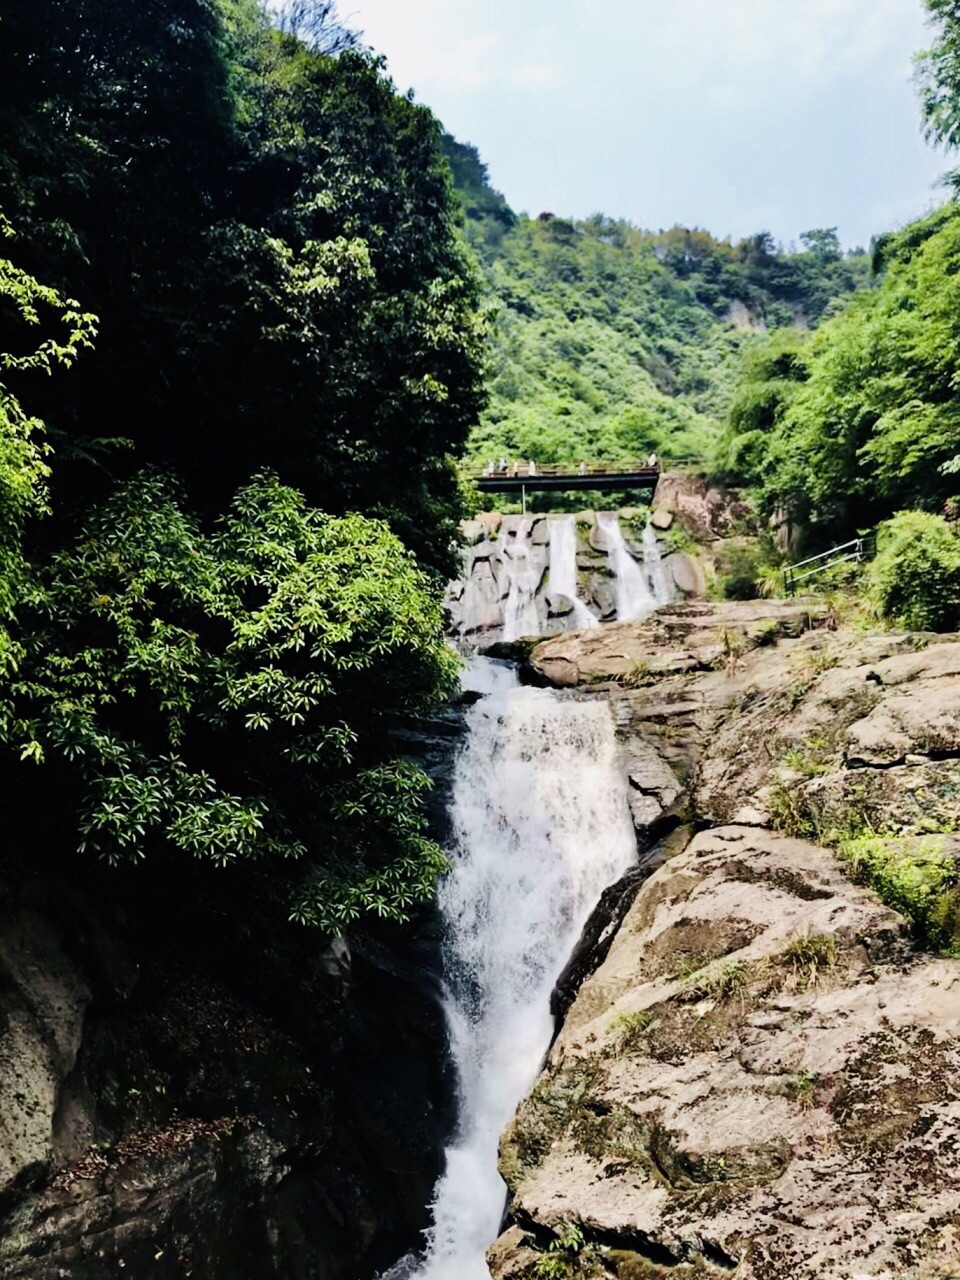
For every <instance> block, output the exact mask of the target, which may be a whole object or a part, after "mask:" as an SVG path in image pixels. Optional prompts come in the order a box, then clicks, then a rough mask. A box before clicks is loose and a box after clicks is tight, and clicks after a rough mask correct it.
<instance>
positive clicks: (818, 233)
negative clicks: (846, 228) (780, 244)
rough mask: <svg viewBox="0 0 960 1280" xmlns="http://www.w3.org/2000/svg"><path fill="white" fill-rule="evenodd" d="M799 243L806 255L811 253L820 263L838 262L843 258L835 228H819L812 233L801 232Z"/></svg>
mask: <svg viewBox="0 0 960 1280" xmlns="http://www.w3.org/2000/svg"><path fill="white" fill-rule="evenodd" d="M800 243H801V244H802V245H803V247H804V249H806V251H807V253H812V254H813V256H814V257H815V258H819V259H820V261H821V262H839V261H840V259H841V258H842V257H843V250H842V249H841V247H840V237H839V236H838V235H837V228H836V227H820V228H817V229H815V230H813V231H801V232H800Z"/></svg>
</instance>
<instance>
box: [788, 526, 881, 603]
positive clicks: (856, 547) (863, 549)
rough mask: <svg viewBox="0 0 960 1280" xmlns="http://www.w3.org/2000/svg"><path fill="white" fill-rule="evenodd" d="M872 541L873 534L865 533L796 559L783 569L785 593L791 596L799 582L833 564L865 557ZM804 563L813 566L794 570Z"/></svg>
mask: <svg viewBox="0 0 960 1280" xmlns="http://www.w3.org/2000/svg"><path fill="white" fill-rule="evenodd" d="M873 543H874V535H873V534H866V535H864V536H863V537H861V538H851V539H850V541H849V542H841V543H840V545H839V546H836V547H831V548H830V550H829V551H821V552H820V554H819V555H816V556H808V557H807V559H806V560H798V561H797V563H796V564H791V565H788V567H787V568H786V569H784V571H783V589H784V592H785V594H786V595H789V596H792V595H793V593H794V591H795V590H796V588H797V584H798V583H799V582H803V581H804V579H806V578H813V577H815V576H816V575H817V574H818V573H824V572H825V571H826V570H827V569H832V568H833V567H834V565H838V564H846V563H848V562H849V561H851V560H856V561H858V562H859V561H862V560H865V559H867V557H868V556H869V555H870V554H871V552H872V550H873ZM804 565H812V566H813V568H810V569H804V572H803V573H797V572H796V570H797V569H803V568H804Z"/></svg>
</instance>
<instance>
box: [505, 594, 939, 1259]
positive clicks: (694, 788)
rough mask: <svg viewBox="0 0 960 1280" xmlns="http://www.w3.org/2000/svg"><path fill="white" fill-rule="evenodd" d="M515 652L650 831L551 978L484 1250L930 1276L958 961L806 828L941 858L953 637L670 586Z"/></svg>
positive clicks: (642, 834) (935, 1251)
mask: <svg viewBox="0 0 960 1280" xmlns="http://www.w3.org/2000/svg"><path fill="white" fill-rule="evenodd" d="M526 664H527V673H528V678H530V679H531V680H537V681H541V682H552V683H558V684H562V685H563V686H565V687H567V688H569V689H571V690H575V691H576V692H573V693H571V696H579V697H600V698H604V699H606V700H608V702H609V704H610V707H611V711H612V713H613V716H614V720H615V723H616V726H617V731H618V735H619V738H620V742H621V745H622V751H623V760H624V769H625V771H626V773H627V776H628V777H629V779H630V783H631V799H632V808H633V815H634V821H635V823H636V825H637V831H638V839H639V842H640V847H641V849H644V848H648V847H650V845H651V844H652V843H653V841H654V840H655V839H660V838H662V837H664V836H666V837H667V842H668V843H667V844H666V845H663V846H661V847H660V853H659V854H658V860H659V861H660V863H661V865H660V866H659V867H658V868H653V869H652V874H651V873H650V872H651V868H647V869H646V870H644V869H642V868H641V869H640V870H638V871H637V872H634V873H631V876H630V877H628V878H627V880H626V881H624V882H622V883H621V885H619V886H614V887H613V889H611V890H610V891H608V894H607V895H605V898H606V899H607V900H606V901H605V902H604V903H602V904H601V907H600V909H599V911H598V915H597V917H596V918H595V920H594V921H592V922H591V924H590V925H588V928H587V930H586V931H585V935H584V938H583V940H582V942H581V946H580V948H578V952H577V954H576V955H575V956H574V957H573V959H572V961H571V965H570V966H569V967H568V971H567V973H565V974H564V976H563V978H562V979H561V982H560V983H559V984H558V989H557V992H556V993H555V1008H556V1010H557V1011H558V1012H559V1013H561V1014H565V1020H564V1022H563V1025H562V1029H561V1030H560V1032H559V1035H558V1038H557V1040H556V1042H555V1044H554V1046H553V1048H552V1050H551V1053H550V1056H549V1058H548V1061H547V1063H546V1066H545V1069H544V1071H543V1074H542V1075H541V1077H540V1079H539V1080H538V1081H537V1083H536V1085H535V1087H534V1089H533V1091H532V1092H531V1094H530V1095H529V1096H528V1098H527V1099H526V1100H525V1101H524V1103H523V1104H522V1105H521V1106H520V1108H519V1109H518V1111H517V1115H516V1117H515V1119H514V1121H513V1122H512V1124H511V1125H510V1126H509V1128H508V1130H507V1131H506V1133H505V1134H504V1137H503V1142H502V1150H501V1171H502V1173H503V1176H504V1178H505V1179H506V1181H507V1183H508V1185H509V1187H510V1192H511V1196H510V1203H509V1212H508V1218H507V1222H506V1224H505V1226H506V1229H505V1231H504V1234H503V1235H502V1236H501V1238H500V1240H499V1241H498V1242H497V1245H496V1247H495V1249H493V1250H492V1251H491V1253H490V1255H489V1263H490V1267H491V1272H492V1274H493V1275H494V1276H495V1277H497V1278H498V1280H505V1278H506V1277H508V1276H520V1275H528V1276H529V1275H531V1274H533V1269H534V1268H535V1267H536V1266H537V1264H538V1261H539V1258H540V1257H541V1256H542V1255H543V1254H544V1253H545V1252H546V1253H548V1254H549V1255H550V1256H553V1257H556V1256H558V1253H559V1256H560V1257H561V1258H562V1259H563V1260H564V1265H565V1266H566V1274H568V1275H569V1276H571V1277H573V1278H574V1280H587V1278H588V1277H591V1278H596V1277H600V1276H615V1277H619V1278H621V1280H641V1278H643V1280H646V1278H648V1277H650V1278H652V1277H661V1278H662V1277H666V1276H673V1275H676V1276H677V1277H691V1278H693V1277H707V1276H719V1275H722V1274H724V1272H726V1273H727V1274H733V1273H735V1274H736V1275H737V1276H738V1277H743V1280H814V1277H816V1278H817V1280H861V1278H862V1280H868V1278H869V1280H893V1278H894V1277H898V1278H899V1277H911V1278H912V1280H933V1278H934V1277H940V1278H942V1280H947V1278H948V1277H955V1276H957V1275H958V1274H960V1167H958V1164H957V1160H956V1150H957V1148H958V1145H960V1102H958V1099H960V963H958V961H957V960H954V959H949V958H945V957H939V956H934V955H932V954H929V953H924V952H923V951H921V950H918V948H917V944H916V942H915V941H914V939H913V935H912V934H911V933H910V931H909V928H908V925H907V922H906V921H905V920H904V919H903V918H902V917H901V916H899V915H898V914H896V912H895V911H893V910H891V909H890V908H889V907H888V906H885V905H884V904H883V903H882V902H881V900H880V899H879V898H878V897H877V896H876V895H875V894H874V893H873V892H872V891H871V890H869V889H867V888H866V887H864V886H863V885H859V884H857V883H854V881H853V880H852V879H851V876H850V874H849V868H844V867H843V866H842V865H841V863H840V862H839V861H838V859H837V856H836V854H835V853H834V852H832V851H831V850H830V849H829V848H826V847H822V845H821V844H820V843H819V841H820V840H821V839H823V840H831V839H834V838H835V836H836V833H837V831H840V832H844V831H847V832H856V831H858V830H863V829H864V828H866V829H867V830H873V831H875V832H878V833H880V835H879V836H878V837H877V838H876V839H877V840H878V841H880V842H882V843H883V844H884V845H885V847H886V848H888V849H889V850H891V851H892V852H893V853H894V854H896V855H897V856H901V855H902V856H904V857H906V858H910V857H911V856H913V857H915V858H916V857H917V856H918V855H919V853H920V852H921V851H922V850H925V849H927V846H928V845H930V843H931V842H936V847H937V851H938V853H937V856H938V857H940V858H941V859H943V858H946V859H948V860H949V858H951V857H954V858H955V857H956V856H957V853H958V849H960V840H958V838H957V837H956V836H955V835H954V834H952V833H953V832H955V831H956V829H957V827H958V825H960V637H956V636H939V637H933V636H922V635H898V634H891V633H884V634H877V635H872V636H864V635H862V634H855V633H847V632H844V631H843V630H842V629H838V628H837V621H836V619H835V618H834V617H833V616H832V615H831V614H830V613H829V612H828V611H827V610H825V609H824V608H823V607H822V606H817V607H814V606H812V605H811V604H809V603H808V602H802V601H801V602H796V603H789V604H782V603H781V604H777V603H767V602H757V603H755V604H746V605H739V604H711V603H706V602H697V603H690V604H686V605H677V606H671V607H668V608H667V609H664V610H661V611H660V612H658V614H656V615H654V616H653V617H652V618H649V619H647V621H646V622H644V623H641V624H617V625H614V626H611V627H609V628H606V629H604V630H603V631H600V632H589V633H580V634H574V635H566V636H557V637H553V638H550V639H548V640H545V641H542V642H541V643H540V644H538V645H536V646H534V647H532V648H531V649H530V650H529V651H528V656H527V658H526ZM684 824H692V825H693V826H694V827H695V828H696V827H699V828H704V827H706V828H708V829H707V830H702V829H701V831H700V834H699V835H697V836H696V837H695V838H694V839H693V840H692V842H690V839H689V832H690V827H689V826H685V825H684ZM930 833H934V834H930ZM954 896H956V894H955V893H954ZM955 908H956V903H954V909H955ZM955 914H960V913H956V911H955ZM945 919H946V918H945ZM952 927H953V928H954V929H955V937H956V938H957V940H958V941H960V929H958V928H957V922H956V919H954V923H953V926H952ZM571 1226H572V1227H575V1228H576V1230H575V1231H572V1230H571ZM578 1232H579V1235H578ZM563 1240H565V1241H566V1244H565V1245H564V1244H563V1243H562V1241H563ZM551 1245H552V1246H553V1247H552V1248H551ZM541 1270H542V1268H541Z"/></svg>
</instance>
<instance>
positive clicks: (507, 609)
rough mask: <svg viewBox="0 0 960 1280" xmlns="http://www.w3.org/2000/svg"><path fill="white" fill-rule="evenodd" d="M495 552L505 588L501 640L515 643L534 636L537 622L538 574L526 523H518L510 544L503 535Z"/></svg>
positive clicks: (537, 633) (537, 625)
mask: <svg viewBox="0 0 960 1280" xmlns="http://www.w3.org/2000/svg"><path fill="white" fill-rule="evenodd" d="M499 550H500V562H501V565H502V566H503V570H504V572H505V573H506V576H507V584H508V585H507V597H506V599H505V600H504V602H503V638H504V640H517V639H518V638H519V637H520V636H538V635H539V634H540V619H539V617H538V615H537V601H536V594H537V587H539V585H540V577H541V574H540V571H539V570H538V569H537V566H536V564H535V563H534V556H533V548H532V547H531V545H530V522H529V521H527V520H521V521H520V523H519V524H518V525H517V532H516V535H515V536H514V538H513V540H512V543H511V540H510V539H509V538H508V537H507V535H506V534H505V533H504V535H503V536H502V537H501V539H500V547H499Z"/></svg>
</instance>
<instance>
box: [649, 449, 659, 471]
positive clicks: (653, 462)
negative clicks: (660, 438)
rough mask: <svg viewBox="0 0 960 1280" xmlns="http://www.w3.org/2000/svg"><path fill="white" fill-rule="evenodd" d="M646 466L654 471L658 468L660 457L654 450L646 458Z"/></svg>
mask: <svg viewBox="0 0 960 1280" xmlns="http://www.w3.org/2000/svg"><path fill="white" fill-rule="evenodd" d="M647 466H648V467H649V468H650V469H651V471H656V470H658V469H659V467H660V459H659V458H658V457H657V454H656V450H654V452H653V453H651V455H650V457H649V458H648V459H647Z"/></svg>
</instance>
